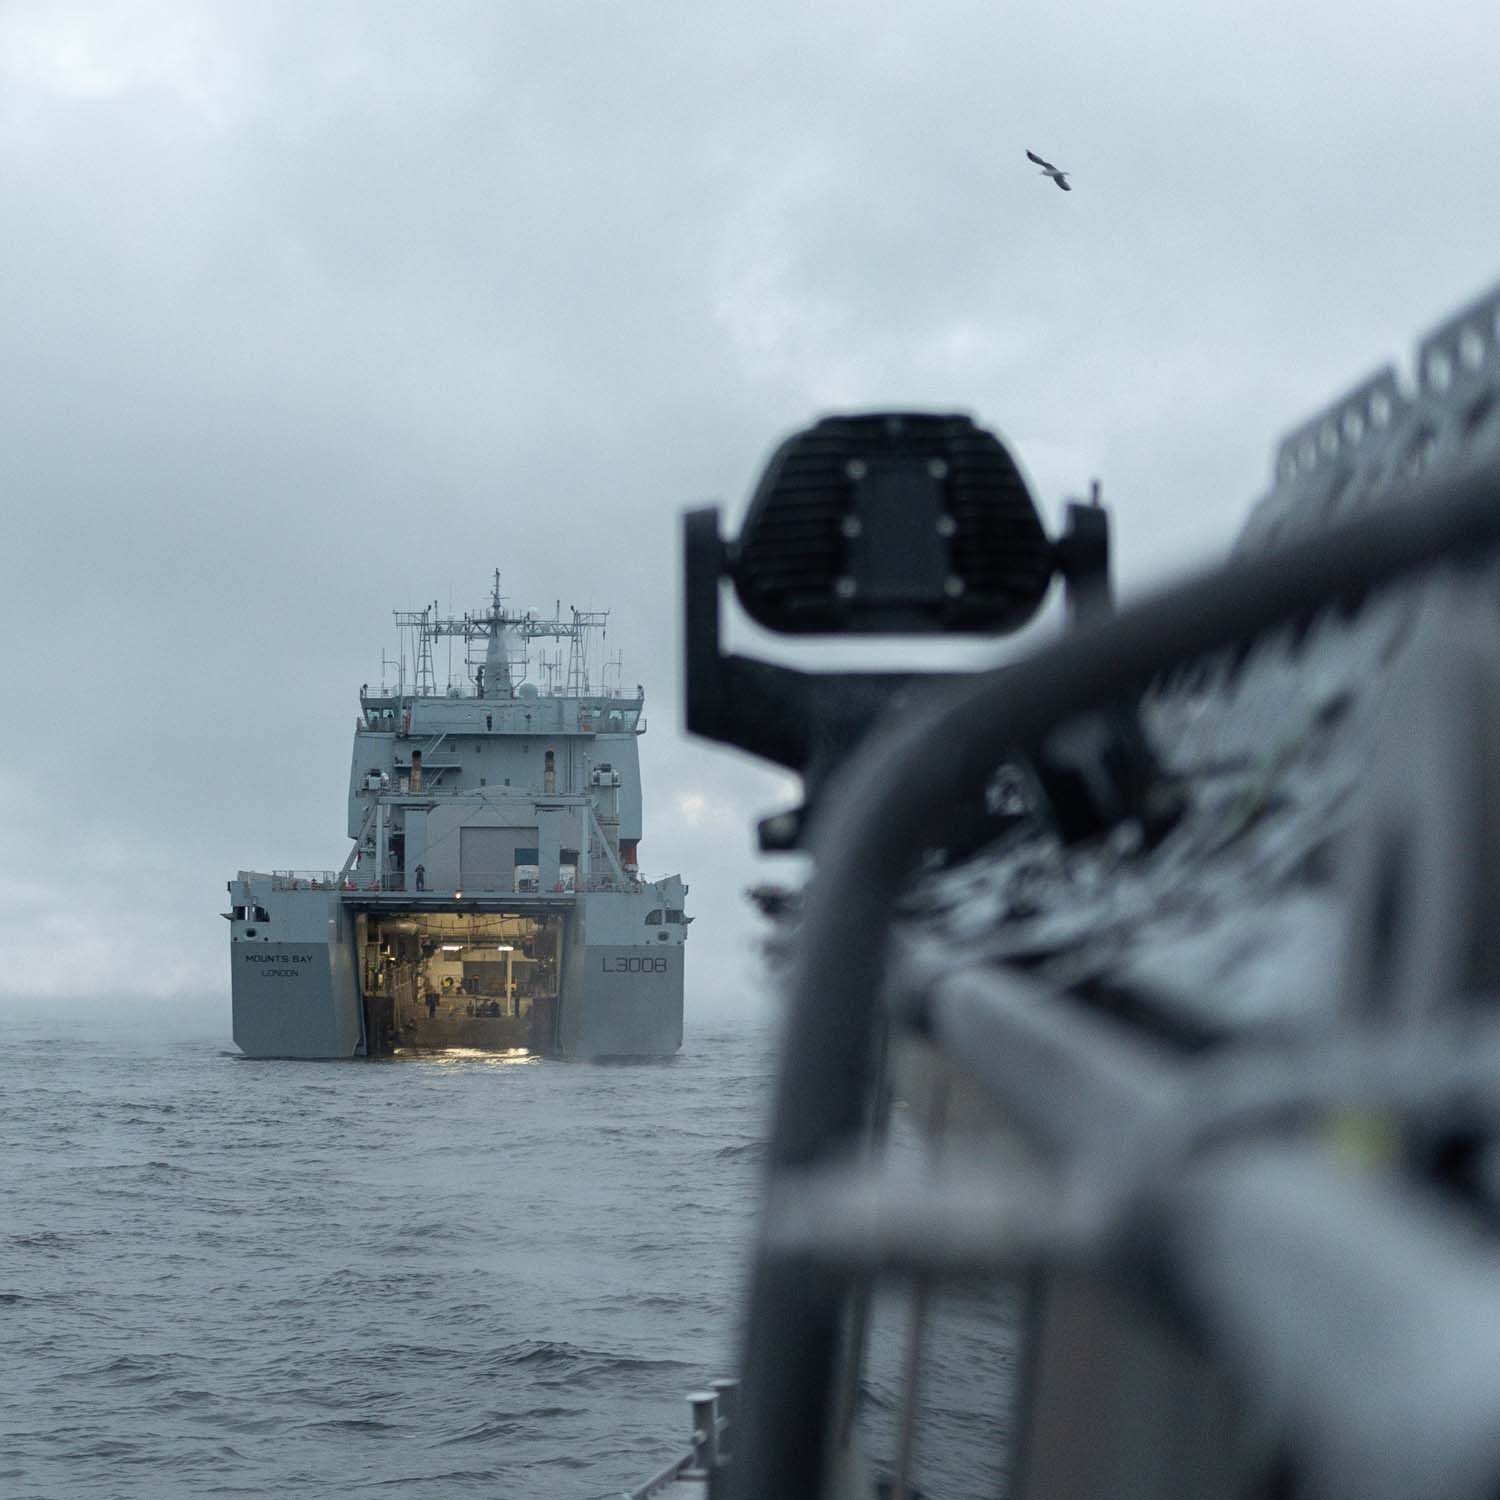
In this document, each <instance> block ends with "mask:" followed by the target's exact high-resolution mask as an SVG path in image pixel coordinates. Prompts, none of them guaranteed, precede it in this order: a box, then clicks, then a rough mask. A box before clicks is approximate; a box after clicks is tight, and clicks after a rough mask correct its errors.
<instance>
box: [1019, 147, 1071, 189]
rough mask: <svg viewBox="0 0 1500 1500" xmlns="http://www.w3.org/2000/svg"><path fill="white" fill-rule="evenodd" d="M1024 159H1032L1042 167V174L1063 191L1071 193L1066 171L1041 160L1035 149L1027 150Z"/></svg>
mask: <svg viewBox="0 0 1500 1500" xmlns="http://www.w3.org/2000/svg"><path fill="white" fill-rule="evenodd" d="M1026 159H1027V160H1028V161H1034V162H1035V163H1036V164H1037V166H1039V167H1040V168H1041V169H1042V176H1043V177H1050V178H1051V179H1052V180H1053V182H1055V183H1056V184H1057V185H1058V187H1060V188H1061V189H1062V190H1063V192H1065V193H1071V192H1072V191H1073V189H1072V188H1071V187H1069V186H1068V174H1067V173H1066V172H1062V171H1059V170H1058V169H1057V168H1056V167H1054V166H1053V165H1052V163H1051V162H1050V161H1043V160H1042V158H1041V157H1040V156H1038V155H1037V154H1036V152H1035V151H1028V152H1027V153H1026Z"/></svg>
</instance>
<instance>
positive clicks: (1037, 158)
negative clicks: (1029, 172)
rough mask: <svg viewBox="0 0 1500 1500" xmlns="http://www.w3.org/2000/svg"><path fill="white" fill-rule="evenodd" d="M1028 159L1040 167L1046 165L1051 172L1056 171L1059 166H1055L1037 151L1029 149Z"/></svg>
mask: <svg viewBox="0 0 1500 1500" xmlns="http://www.w3.org/2000/svg"><path fill="white" fill-rule="evenodd" d="M1026 160H1027V161H1034V162H1035V163H1036V164H1037V166H1039V167H1046V168H1047V170H1048V171H1049V172H1055V171H1056V170H1057V168H1056V167H1054V166H1053V165H1052V163H1051V162H1050V161H1044V160H1043V159H1042V158H1041V157H1040V156H1038V155H1037V154H1036V152H1035V151H1028V152H1027V153H1026Z"/></svg>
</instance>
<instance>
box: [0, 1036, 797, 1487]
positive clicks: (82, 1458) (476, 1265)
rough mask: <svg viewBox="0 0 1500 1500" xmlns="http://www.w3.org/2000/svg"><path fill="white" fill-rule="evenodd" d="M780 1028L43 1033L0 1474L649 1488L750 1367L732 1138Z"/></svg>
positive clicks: (7, 1312)
mask: <svg viewBox="0 0 1500 1500" xmlns="http://www.w3.org/2000/svg"><path fill="white" fill-rule="evenodd" d="M770 1047H771V1039H770V1036H769V1034H768V1033H767V1032H766V1031H765V1030H764V1029H757V1028H753V1027H742V1028H732V1027H730V1028H725V1027H719V1028H716V1029H715V1031H714V1034H713V1037H712V1039H711V1040H710V1039H707V1038H704V1039H699V1038H695V1037H693V1036H692V1035H690V1036H689V1039H688V1043H687V1045H686V1047H685V1049H684V1052H683V1055H682V1056H681V1058H680V1059H679V1060H678V1061H677V1063H676V1064H675V1065H673V1066H672V1067H661V1066H659V1065H643V1066H641V1067H634V1068H632V1067H629V1066H614V1067H609V1068H602V1067H590V1066H583V1065H577V1066H569V1065H562V1064H551V1063H546V1064H541V1065H536V1064H535V1062H534V1060H529V1061H528V1062H527V1065H526V1066H515V1065H514V1062H515V1061H516V1060H509V1059H508V1060H505V1065H504V1066H495V1060H493V1059H490V1058H486V1057H483V1056H477V1057H472V1058H470V1057H463V1056H454V1055H447V1056H442V1057H434V1058H413V1059H409V1060H401V1061H399V1062H396V1063H393V1064H389V1065H385V1066H380V1067H368V1066H364V1065H360V1064H341V1065H336V1064H330V1065H324V1064H295V1063H257V1064H251V1065H247V1064H245V1063H244V1062H243V1061H242V1060H240V1059H238V1058H237V1057H236V1056H235V1055H233V1054H227V1053H226V1052H224V1051H223V1050H222V1048H221V1047H219V1046H218V1045H216V1044H212V1043H204V1044H203V1045H201V1046H185V1045H170V1046H163V1047H162V1048H160V1049H159V1050H152V1049H149V1048H147V1047H146V1046H145V1045H144V1044H143V1043H142V1041H141V1034H140V1032H139V1029H137V1031H136V1032H134V1033H133V1034H131V1035H130V1036H128V1037H127V1036H125V1035H123V1034H118V1035H109V1034H99V1033H94V1032H89V1031H86V1030H83V1029H80V1028H70V1027H66V1026H61V1025H60V1026H58V1027H55V1028H52V1027H34V1028H30V1029H26V1028H22V1029H20V1030H19V1031H17V1032H13V1033H12V1034H11V1035H9V1036H8V1038H7V1048H6V1051H5V1053H4V1055H3V1057H0V1162H3V1163H4V1166H3V1167H0V1186H3V1189H4V1196H5V1202H6V1207H7V1212H6V1215H5V1223H4V1225H3V1226H0V1320H3V1321H0V1330H3V1333H4V1336H5V1343H6V1351H7V1353H6V1358H7V1362H8V1364H9V1366H10V1368H9V1369H8V1370H7V1371H6V1374H5V1376H4V1377H3V1380H4V1386H5V1388H6V1390H7V1397H6V1399H5V1400H4V1401H3V1402H0V1454H3V1459H0V1489H3V1491H4V1493H5V1494H6V1495H7V1496H10V1495H15V1496H17V1497H21V1496H26V1497H34V1500H52V1497H58V1500H62V1497H68V1500H72V1497H74V1496H77V1495H80V1494H101V1495H104V1494H107V1495H110V1496H120V1497H126V1500H128V1497H137V1496H139V1497H148V1496H149V1497H153V1500H155V1497H163V1500H172V1497H176V1496H190V1495H191V1496H199V1495H201V1496H215V1497H239V1496H243V1497H252V1496H253V1497H264V1496H271V1495H277V1496H281V1495H292V1496H296V1495H305V1496H318V1497H324V1496H327V1497H354V1496H362V1495H369V1494H372V1493H388V1494H399V1495H400V1496H402V1500H459V1497H468V1496H480V1495H482V1496H485V1497H487V1500H493V1497H496V1496H506V1495H513V1494H514V1495H521V1494H524V1495H527V1496H528V1497H538V1500H548V1497H557V1500H564V1497H566V1500H586V1497H589V1496H594V1495H606V1494H616V1493H618V1492H619V1491H620V1490H622V1489H625V1488H628V1487H629V1486H631V1485H633V1484H635V1483H638V1482H639V1481H640V1480H641V1479H643V1478H645V1477H646V1476H647V1475H649V1474H650V1473H652V1472H654V1470H655V1469H657V1468H659V1467H660V1465H661V1464H662V1463H664V1462H666V1461H667V1460H668V1459H669V1458H671V1457H672V1456H673V1455H674V1454H676V1453H677V1452H679V1451H681V1450H683V1449H684V1448H685V1446H686V1442H687V1427H688V1423H687V1411H686V1406H685V1403H684V1402H683V1399H682V1398H683V1394H684V1393H685V1392H686V1391H687V1390H689V1389H691V1388H693V1387H695V1386H698V1385H701V1383H702V1381H703V1380H704V1379H705V1378H707V1377H709V1376H711V1375H714V1374H720V1373H723V1372H724V1371H725V1370H727V1369H728V1368H729V1365H730V1362H731V1353H732V1344H733V1324H734V1319H735V1316H736V1315H737V1311H738V1306H739V1300H740V1285H741V1280H742V1276H743V1272H744V1268H745V1267H744V1256H745V1253H746V1245H747V1238H746V1230H747V1227H748V1224H749V1221H750V1215H751V1213H752V1211H753V1206H754V1202H755V1197H756V1194H757V1192H758V1189H759V1180H758V1171H757V1163H756V1158H755V1155H754V1153H753V1151H744V1152H742V1153H739V1154H738V1155H736V1154H731V1155H729V1156H727V1157H723V1156H721V1155H720V1153H721V1150H722V1149H723V1148H724V1146H725V1143H726V1141H728V1142H736V1143H738V1142H744V1141H747V1140H749V1139H750V1138H751V1136H752V1135H753V1132H755V1131H756V1130H757V1129H758V1128H759V1126H760V1123H761V1121H760V1116H761V1114H762V1112H763V1106H764V1098H765V1089H766V1086H767V1079H768V1073H769V1069H770ZM459 1454H462V1457H461V1458H458V1455H459ZM455 1459H456V1460H457V1461H455Z"/></svg>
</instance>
